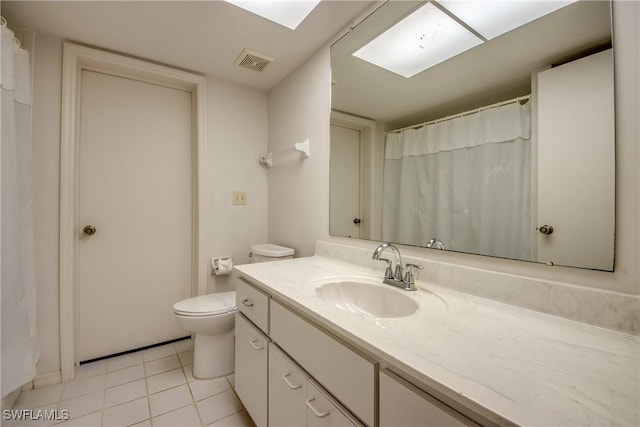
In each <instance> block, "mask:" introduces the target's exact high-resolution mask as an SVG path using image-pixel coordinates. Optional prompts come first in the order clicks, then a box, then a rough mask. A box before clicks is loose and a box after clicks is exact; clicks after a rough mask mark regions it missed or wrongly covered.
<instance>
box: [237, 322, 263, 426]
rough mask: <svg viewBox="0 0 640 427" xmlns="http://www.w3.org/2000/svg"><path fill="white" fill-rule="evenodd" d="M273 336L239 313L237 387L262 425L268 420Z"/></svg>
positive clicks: (252, 415) (243, 399)
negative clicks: (269, 370)
mask: <svg viewBox="0 0 640 427" xmlns="http://www.w3.org/2000/svg"><path fill="white" fill-rule="evenodd" d="M268 342H269V339H268V338H267V337H266V336H265V335H264V334H263V333H262V332H260V330H259V329H258V328H257V327H256V326H255V325H253V324H251V322H249V321H248V320H247V319H246V318H245V317H244V316H243V315H242V314H236V343H235V350H236V372H235V390H236V393H237V394H238V397H240V400H242V403H243V404H244V406H245V408H246V409H247V411H248V412H249V414H251V418H253V421H254V422H255V423H256V425H257V426H258V427H265V426H267V425H268V423H267V391H268V389H267V385H268V360H269V358H268V349H267V348H268Z"/></svg>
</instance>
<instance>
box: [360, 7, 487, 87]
mask: <svg viewBox="0 0 640 427" xmlns="http://www.w3.org/2000/svg"><path fill="white" fill-rule="evenodd" d="M480 43H482V40H481V39H480V38H479V37H477V36H476V35H475V34H473V33H472V32H471V31H469V30H467V29H466V28H465V27H463V26H462V25H460V24H459V23H458V22H456V21H455V20H454V19H453V18H451V17H450V16H448V15H447V14H446V13H444V12H443V11H442V10H440V9H439V8H438V7H436V6H434V5H433V4H431V3H427V4H425V5H424V6H422V7H420V8H419V9H417V10H416V11H415V12H413V13H412V14H410V15H409V16H407V17H406V18H404V19H403V20H401V21H400V22H398V23H397V24H395V25H394V26H393V27H391V28H390V29H388V30H387V31H385V32H384V33H382V34H381V35H380V36H378V37H377V38H375V39H374V40H372V41H371V42H369V44H367V45H365V46H364V47H363V48H361V49H360V50H358V51H357V52H355V53H354V54H353V55H354V56H356V57H358V58H360V59H363V60H365V61H368V62H371V63H372V64H375V65H377V66H379V67H382V68H384V69H386V70H389V71H392V72H394V73H396V74H399V75H401V76H404V77H407V78H408V77H411V76H413V75H415V74H418V73H419V72H421V71H424V70H426V69H427V68H430V67H433V66H434V65H436V64H439V63H440V62H443V61H446V60H447V59H449V58H451V57H453V56H456V55H458V54H460V53H462V52H464V51H466V50H468V49H471V48H472V47H474V46H477V45H479V44H480Z"/></svg>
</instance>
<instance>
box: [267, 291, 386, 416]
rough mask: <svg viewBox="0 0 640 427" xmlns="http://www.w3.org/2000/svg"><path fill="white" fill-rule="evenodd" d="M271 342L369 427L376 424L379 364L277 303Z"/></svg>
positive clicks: (272, 303)
mask: <svg viewBox="0 0 640 427" xmlns="http://www.w3.org/2000/svg"><path fill="white" fill-rule="evenodd" d="M270 317H271V339H272V340H273V341H275V342H276V343H277V344H278V345H279V346H280V347H281V348H282V349H284V351H286V352H287V353H288V354H289V355H290V356H291V357H292V358H293V359H294V360H295V361H296V362H297V363H298V364H299V365H300V366H302V368H303V369H304V370H305V371H307V372H308V373H309V374H310V375H311V376H312V377H313V378H315V379H316V380H317V381H318V382H319V383H320V384H322V386H323V387H325V388H326V389H327V390H330V391H331V393H332V394H333V395H334V396H335V397H336V398H337V399H338V400H339V401H341V402H342V403H343V404H344V405H345V406H346V407H347V408H349V410H351V411H352V412H353V413H354V414H355V415H356V416H357V417H358V418H360V419H361V420H362V421H364V422H365V423H366V424H367V425H369V426H374V425H376V422H375V421H376V410H375V408H376V396H377V383H376V375H377V368H378V366H377V364H376V363H374V362H371V361H369V360H367V359H365V358H364V357H362V356H361V355H359V354H358V353H356V352H355V351H353V350H351V349H349V348H348V347H346V346H345V345H343V344H342V343H341V342H339V341H337V340H336V339H335V338H333V337H331V336H329V335H327V334H326V333H325V332H323V331H321V330H320V329H318V328H316V327H315V326H313V325H311V324H310V323H308V322H307V321H306V320H304V319H302V318H301V317H299V316H298V315H296V314H294V313H292V312H291V311H289V310H288V309H286V308H284V307H283V306H282V305H280V304H278V303H277V302H275V301H271V315H270Z"/></svg>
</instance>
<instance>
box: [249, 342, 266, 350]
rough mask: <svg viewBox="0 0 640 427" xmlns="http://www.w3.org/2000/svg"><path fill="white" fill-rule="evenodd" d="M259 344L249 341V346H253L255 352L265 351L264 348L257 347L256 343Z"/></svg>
mask: <svg viewBox="0 0 640 427" xmlns="http://www.w3.org/2000/svg"><path fill="white" fill-rule="evenodd" d="M257 342H258V340H251V341H249V344H251V347H253V349H254V350H262V349H264V346H262V347H260V346H257V345H256V343H257Z"/></svg>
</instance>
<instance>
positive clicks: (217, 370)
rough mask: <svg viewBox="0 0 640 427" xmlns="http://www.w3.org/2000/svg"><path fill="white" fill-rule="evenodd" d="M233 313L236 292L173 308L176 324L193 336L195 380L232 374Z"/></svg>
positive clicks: (214, 295)
mask: <svg viewBox="0 0 640 427" xmlns="http://www.w3.org/2000/svg"><path fill="white" fill-rule="evenodd" d="M236 311H238V308H237V307H236V293H235V291H233V292H221V293H214V294H208V295H200V296H198V297H193V298H188V299H185V300H182V301H179V302H177V303H175V304H174V305H173V313H174V314H175V316H176V320H177V321H178V325H180V326H181V327H183V328H184V329H186V330H188V331H190V332H191V333H193V334H194V335H195V337H194V344H193V376H194V377H195V378H199V379H205V378H216V377H221V376H223V375H229V374H231V373H233V371H234V366H235V362H234V354H233V351H234V348H233V346H234V343H233V337H234V333H233V331H234V327H235V314H236Z"/></svg>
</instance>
